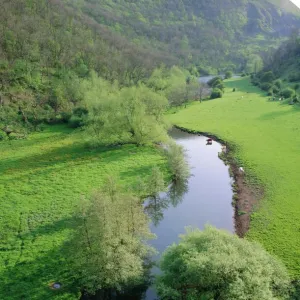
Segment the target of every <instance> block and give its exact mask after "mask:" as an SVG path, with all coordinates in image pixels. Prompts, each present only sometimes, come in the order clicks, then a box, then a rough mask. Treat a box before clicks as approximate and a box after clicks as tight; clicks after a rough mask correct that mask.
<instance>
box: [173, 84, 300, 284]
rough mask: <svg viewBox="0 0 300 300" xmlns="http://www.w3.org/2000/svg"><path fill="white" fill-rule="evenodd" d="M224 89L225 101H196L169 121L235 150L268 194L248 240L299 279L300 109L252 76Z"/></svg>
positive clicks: (261, 203)
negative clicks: (258, 244)
mask: <svg viewBox="0 0 300 300" xmlns="http://www.w3.org/2000/svg"><path fill="white" fill-rule="evenodd" d="M226 86H227V88H226V93H225V94H224V97H223V98H222V99H217V100H212V101H206V102H203V103H202V104H200V103H198V102H197V103H193V104H192V105H190V106H188V107H187V108H186V109H183V110H181V111H179V112H178V113H176V114H170V115H169V116H168V118H169V119H170V121H171V122H172V123H174V124H177V125H179V126H182V127H185V128H188V129H192V130H198V131H203V132H211V133H213V134H215V135H218V136H219V137H220V138H222V139H224V140H227V141H228V142H230V143H232V144H235V145H236V146H237V148H236V153H235V154H236V157H237V159H238V160H239V161H240V162H241V165H243V166H244V168H245V171H246V174H247V175H248V178H249V177H251V178H252V179H253V178H255V180H258V181H259V184H260V185H262V186H263V187H264V192H265V195H264V197H263V199H262V200H261V201H260V204H259V207H256V208H255V212H254V213H253V214H252V216H251V224H250V231H249V232H248V234H247V237H248V238H249V239H253V240H257V241H259V242H261V243H262V244H263V245H264V246H265V247H266V249H267V250H268V251H270V252H271V253H273V254H275V255H277V256H278V257H280V258H281V259H282V261H283V262H284V263H285V264H286V265H287V267H288V269H289V271H290V273H291V275H292V276H293V277H295V278H299V277H300V184H299V170H300V156H299V153H300V109H299V107H298V106H289V105H288V104H287V103H282V102H271V101H269V100H268V97H266V96H265V94H264V93H262V92H261V91H260V90H258V89H257V88H256V87H253V86H251V84H250V82H249V79H248V78H240V79H232V80H230V81H227V82H226ZM234 87H235V88H236V89H237V91H236V92H233V88H234ZM216 188H217V187H216Z"/></svg>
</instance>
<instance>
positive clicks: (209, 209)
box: [146, 129, 234, 300]
mask: <svg viewBox="0 0 300 300" xmlns="http://www.w3.org/2000/svg"><path fill="white" fill-rule="evenodd" d="M170 135H171V137H172V138H173V139H175V141H176V142H177V143H178V144H180V145H182V146H183V147H184V148H185V149H186V156H187V161H188V163H189V165H190V167H191V174H192V176H191V177H190V178H189V180H188V181H187V183H186V186H185V187H181V193H182V194H183V195H182V197H175V198H174V197H170V195H162V197H161V198H162V199H161V200H157V201H156V203H154V202H153V201H154V200H149V201H152V203H150V207H152V208H153V207H155V208H156V210H157V211H155V209H152V210H151V216H152V217H154V218H153V222H152V225H151V231H152V232H153V233H155V234H156V235H157V239H156V240H153V241H151V245H152V246H153V247H155V248H156V249H157V250H158V251H159V253H160V254H161V253H162V252H163V251H164V250H165V249H166V248H167V247H168V246H169V245H171V244H172V243H174V242H178V241H179V237H178V236H179V234H182V233H185V227H186V226H194V227H198V228H200V229H203V228H204V226H205V225H206V224H211V225H214V226H216V227H217V228H222V229H227V230H229V231H231V232H233V231H234V220H233V207H232V205H231V202H232V195H233V194H232V189H231V183H232V180H231V178H230V176H229V171H228V167H227V166H225V165H224V163H223V162H222V161H221V160H220V159H219V157H218V153H219V152H221V145H220V144H219V143H217V142H213V144H212V145H211V146H208V145H206V139H207V138H206V137H204V136H198V135H193V134H189V133H185V132H183V131H181V130H178V129H173V130H172V131H171V132H170ZM184 189H185V190H186V191H185V193H184ZM178 194H179V195H180V192H179V193H177V196H178ZM172 195H173V196H174V193H173V194H172ZM148 205H149V203H148ZM160 254H158V255H157V256H156V257H155V258H154V259H155V260H158V259H159V256H160ZM157 272H159V270H158V269H157V268H154V269H153V273H154V274H155V273H157ZM154 299H156V293H155V291H154V289H153V288H149V289H148V290H147V293H146V300H154Z"/></svg>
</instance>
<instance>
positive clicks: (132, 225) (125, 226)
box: [67, 177, 153, 294]
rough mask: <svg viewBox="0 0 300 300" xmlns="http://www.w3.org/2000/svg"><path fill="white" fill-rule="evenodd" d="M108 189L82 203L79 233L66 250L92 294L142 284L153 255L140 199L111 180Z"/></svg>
mask: <svg viewBox="0 0 300 300" xmlns="http://www.w3.org/2000/svg"><path fill="white" fill-rule="evenodd" d="M105 187H106V188H105V190H101V191H98V192H96V193H95V194H94V195H93V197H92V199H91V201H90V202H89V201H82V203H81V205H80V209H79V211H78V213H77V227H76V233H75V234H74V237H73V239H72V241H71V242H70V243H69V247H68V248H67V249H68V251H69V252H70V253H69V252H68V253H69V254H70V255H69V256H70V258H69V263H70V266H71V270H72V272H73V274H75V277H76V280H77V282H78V283H79V285H80V286H81V287H82V288H84V290H85V291H87V292H89V293H91V294H94V293H95V292H96V291H98V290H101V289H104V290H105V289H113V290H122V289H123V288H124V287H126V286H128V285H131V284H133V285H134V284H135V283H136V282H139V281H140V278H141V277H142V276H143V272H144V259H145V258H147V257H148V256H149V255H150V254H152V252H153V249H152V248H151V247H149V246H147V245H146V244H145V243H144V241H145V240H147V239H151V238H153V235H152V234H151V233H150V231H149V219H148V217H147V216H146V214H145V213H144V211H143V206H142V204H141V203H140V200H139V199H138V198H136V197H134V196H132V195H130V194H123V193H122V192H120V190H118V188H117V185H116V181H115V180H114V179H112V177H109V179H108V180H107V181H106V183H105Z"/></svg>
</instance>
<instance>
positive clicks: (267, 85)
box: [260, 82, 273, 91]
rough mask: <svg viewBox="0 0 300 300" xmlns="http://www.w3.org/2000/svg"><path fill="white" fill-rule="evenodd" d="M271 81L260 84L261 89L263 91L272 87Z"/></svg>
mask: <svg viewBox="0 0 300 300" xmlns="http://www.w3.org/2000/svg"><path fill="white" fill-rule="evenodd" d="M272 86H273V85H272V83H269V82H264V83H262V84H261V85H260V88H261V89H262V90H263V91H269V90H270V89H271V88H272Z"/></svg>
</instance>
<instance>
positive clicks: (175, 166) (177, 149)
mask: <svg viewBox="0 0 300 300" xmlns="http://www.w3.org/2000/svg"><path fill="white" fill-rule="evenodd" d="M166 155H167V159H168V164H169V168H170V170H171V173H172V178H173V180H174V181H175V182H177V181H179V180H180V181H184V180H185V179H186V178H188V177H189V175H190V170H189V166H188V163H187V161H186V159H185V154H184V149H183V147H182V146H180V145H178V144H176V143H174V142H170V143H169V145H168V147H167V149H166Z"/></svg>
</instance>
